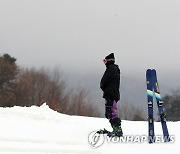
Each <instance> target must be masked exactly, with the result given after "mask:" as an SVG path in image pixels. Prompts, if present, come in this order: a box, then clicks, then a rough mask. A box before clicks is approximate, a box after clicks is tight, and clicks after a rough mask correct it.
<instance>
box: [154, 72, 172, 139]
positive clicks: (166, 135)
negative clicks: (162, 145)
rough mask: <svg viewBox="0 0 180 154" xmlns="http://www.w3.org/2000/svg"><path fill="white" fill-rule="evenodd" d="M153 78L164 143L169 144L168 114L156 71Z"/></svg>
mask: <svg viewBox="0 0 180 154" xmlns="http://www.w3.org/2000/svg"><path fill="white" fill-rule="evenodd" d="M152 77H153V84H154V85H153V86H154V93H155V98H156V102H157V106H158V111H159V116H160V121H161V125H162V130H163V136H164V141H165V142H169V141H170V139H169V132H168V128H167V124H166V114H165V111H164V108H163V101H162V99H161V95H160V90H159V86H158V81H157V75H156V70H155V69H153V70H152Z"/></svg>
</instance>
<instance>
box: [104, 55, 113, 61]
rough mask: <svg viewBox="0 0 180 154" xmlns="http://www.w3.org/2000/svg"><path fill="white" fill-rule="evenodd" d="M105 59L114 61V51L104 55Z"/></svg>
mask: <svg viewBox="0 0 180 154" xmlns="http://www.w3.org/2000/svg"><path fill="white" fill-rule="evenodd" d="M105 59H107V60H109V61H115V58H114V53H111V54H109V55H108V56H106V57H105Z"/></svg>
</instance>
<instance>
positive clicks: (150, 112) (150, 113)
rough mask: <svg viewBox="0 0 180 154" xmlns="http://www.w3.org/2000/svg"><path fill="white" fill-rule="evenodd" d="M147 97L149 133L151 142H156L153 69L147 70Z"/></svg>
mask: <svg viewBox="0 0 180 154" xmlns="http://www.w3.org/2000/svg"><path fill="white" fill-rule="evenodd" d="M146 84H147V99H148V135H149V138H148V139H149V143H153V142H154V118H153V80H152V71H151V70H150V69H148V70H147V71H146Z"/></svg>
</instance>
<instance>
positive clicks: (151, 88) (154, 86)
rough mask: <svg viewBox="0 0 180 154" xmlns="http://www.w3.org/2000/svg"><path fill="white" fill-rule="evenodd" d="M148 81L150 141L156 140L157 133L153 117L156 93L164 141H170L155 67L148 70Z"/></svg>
mask: <svg viewBox="0 0 180 154" xmlns="http://www.w3.org/2000/svg"><path fill="white" fill-rule="evenodd" d="M146 82H147V99H148V134H149V143H153V142H155V133H154V118H153V96H154V94H155V98H156V102H157V106H158V111H159V116H160V121H161V125H162V130H163V136H164V141H165V142H168V141H170V139H169V133H168V128H167V125H166V115H165V112H164V109H163V102H162V100H161V96H160V91H159V86H158V81H157V75H156V70H155V69H148V70H147V71H146Z"/></svg>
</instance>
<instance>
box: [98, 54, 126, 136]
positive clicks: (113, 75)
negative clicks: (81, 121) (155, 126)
mask: <svg viewBox="0 0 180 154" xmlns="http://www.w3.org/2000/svg"><path fill="white" fill-rule="evenodd" d="M103 62H104V64H105V65H106V71H105V73H104V75H103V77H102V79H101V82H100V88H101V89H102V91H103V98H105V117H106V118H107V119H109V122H110V124H111V126H112V128H113V132H112V133H113V134H114V135H115V136H122V135H123V132H122V129H121V119H120V118H119V117H118V108H117V102H118V101H119V100H120V92H119V87H120V69H119V66H118V65H116V64H114V63H115V58H114V53H111V54H109V55H108V56H106V57H105V59H104V60H103Z"/></svg>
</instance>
